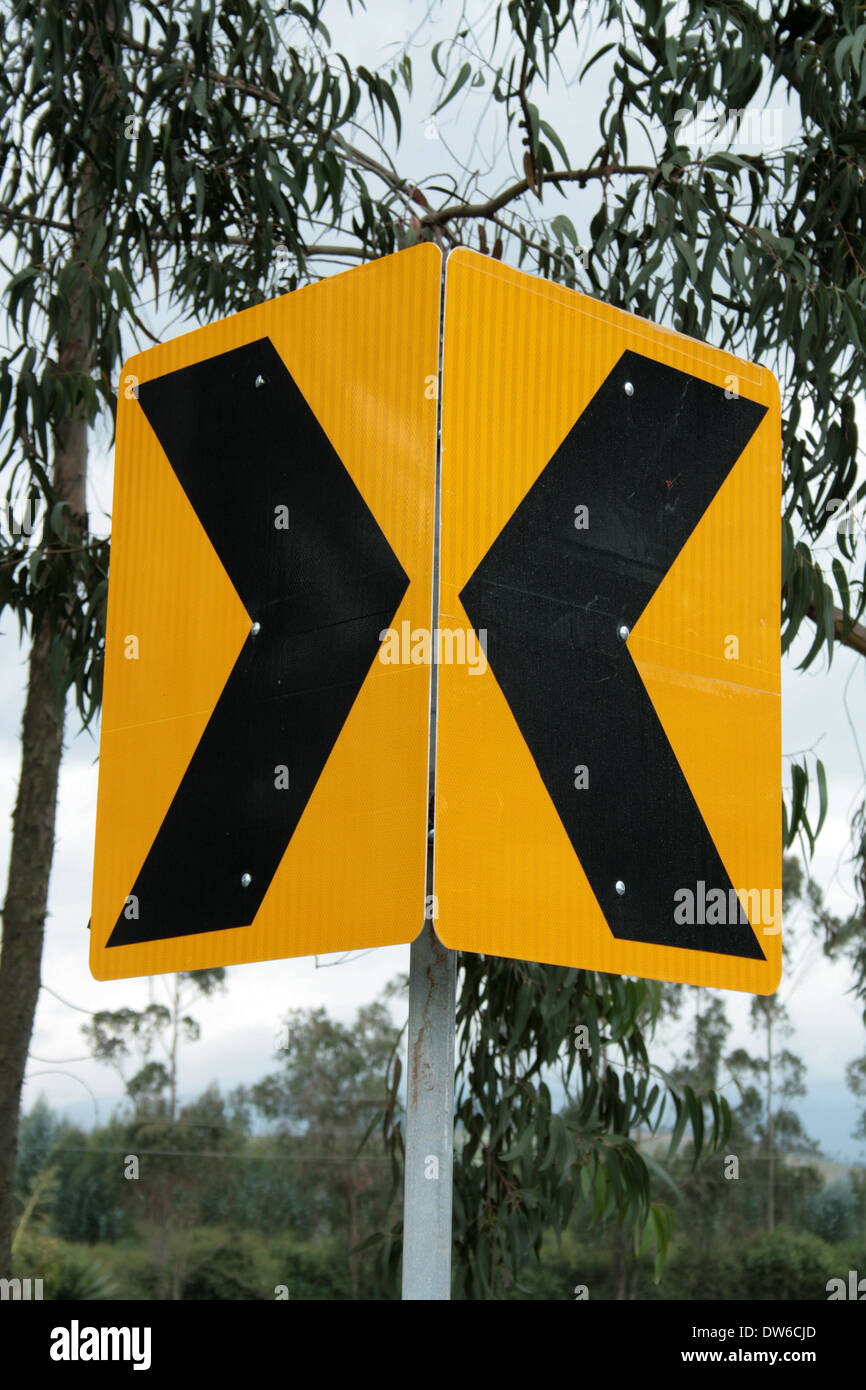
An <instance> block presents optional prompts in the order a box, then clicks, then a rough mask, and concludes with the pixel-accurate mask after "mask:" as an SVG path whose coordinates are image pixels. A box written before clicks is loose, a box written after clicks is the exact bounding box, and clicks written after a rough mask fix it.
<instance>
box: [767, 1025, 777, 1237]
mask: <svg viewBox="0 0 866 1390" xmlns="http://www.w3.org/2000/svg"><path fill="white" fill-rule="evenodd" d="M767 1148H768V1149H769V1156H770V1161H769V1164H768V1167H767V1173H768V1180H769V1188H770V1190H769V1193H768V1198H769V1201H768V1207H767V1226H768V1229H769V1230H770V1231H772V1230H773V1229H774V1227H775V1225H776V1171H775V1170H776V1135H775V1130H774V1125H773V1024H772V1022H771V1019H770V1015H769V1013H768V1014H767Z"/></svg>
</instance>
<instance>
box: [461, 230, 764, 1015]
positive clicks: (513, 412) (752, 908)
mask: <svg viewBox="0 0 866 1390" xmlns="http://www.w3.org/2000/svg"><path fill="white" fill-rule="evenodd" d="M442 393H443V401H442V457H441V559H440V611H439V620H438V625H439V629H440V634H448V635H449V646H448V649H447V651H445V649H444V647H443V655H442V659H441V665H440V669H439V686H438V740H437V762H436V837H435V892H436V897H437V899H438V913H439V915H438V919H437V924H436V925H437V931H438V933H439V936H440V937H441V939H442V940H443V942H444V943H445V944H446V945H447V946H449V947H452V948H455V949H460V950H465V951H476V952H483V953H485V954H490V955H498V956H509V957H514V958H518V959H527V960H538V961H547V962H553V963H558V964H562V965H571V966H580V967H583V968H587V969H595V970H601V971H608V972H616V973H622V974H630V975H638V976H645V977H649V978H654V979H664V980H676V981H683V982H687V983H691V984H696V985H709V986H717V987H724V988H731V989H740V990H748V991H750V992H754V993H770V992H772V991H773V990H774V989H775V988H776V986H777V984H778V981H779V978H780V970H781V938H780V932H781V836H782V824H781V774H780V767H781V732H780V730H781V725H780V637H779V630H780V624H779V593H780V563H781V560H780V549H781V537H780V513H781V446H780V412H779V393H778V388H777V385H776V382H775V380H774V378H773V377H772V375H771V374H770V372H768V371H767V370H765V369H763V368H761V367H758V366H754V365H751V364H749V363H746V362H743V361H741V360H739V359H737V358H735V357H732V356H730V355H728V354H727V353H723V352H720V351H718V350H716V349H713V348H711V347H707V346H705V345H704V344H702V343H699V342H696V341H694V340H692V339H690V338H686V337H683V336H681V335H679V334H676V333H672V332H669V331H665V330H662V329H659V328H657V327H654V326H653V325H651V324H650V323H648V322H646V321H645V320H643V319H640V318H637V317H634V316H632V315H629V314H626V313H623V312H621V311H619V310H617V309H614V308H611V307H609V306H606V305H604V304H601V303H599V302H597V301H595V300H592V299H588V298H585V297H583V296H581V295H578V294H575V293H573V292H571V291H568V290H565V289H562V288H561V287H558V286H555V285H551V284H549V283H547V282H545V281H541V280H538V279H535V278H531V277H529V276H527V275H524V274H521V273H519V272H517V271H514V270H511V269H509V268H508V267H506V266H503V265H500V264H498V263H496V262H493V261H491V260H490V259H488V258H486V257H482V256H479V255H476V254H474V253H472V252H468V251H465V250H459V251H457V252H455V253H453V254H452V255H451V256H450V257H449V259H448V262H447V269H446V293H445V321H444V360H443V369H442ZM458 639H459V640H458ZM440 645H442V641H441V636H440Z"/></svg>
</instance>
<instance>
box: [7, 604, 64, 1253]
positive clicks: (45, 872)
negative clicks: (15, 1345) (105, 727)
mask: <svg viewBox="0 0 866 1390" xmlns="http://www.w3.org/2000/svg"><path fill="white" fill-rule="evenodd" d="M50 645H51V633H50V627H49V623H48V620H47V619H45V620H43V622H42V623H41V624H40V626H39V629H38V631H37V633H36V637H35V640H34V642H33V646H32V648H31V652H30V675H29V681H28V686H27V703H26V706H25V709H24V726H23V731H22V748H21V780H20V782H19V785H18V797H17V800H16V803H15V812H14V815H13V818H12V853H11V857H10V860H9V880H8V888H7V893H6V904H5V907H4V909H3V950H2V953H0V1271H2V1275H0V1277H2V1276H5V1277H7V1278H8V1277H11V1275H12V1268H11V1258H12V1256H11V1249H12V1235H13V1231H14V1225H15V1203H14V1186H15V1158H16V1153H17V1148H18V1113H19V1107H20V1102H21V1088H22V1085H23V1081H24V1069H25V1067H26V1065H27V1051H28V1048H29V1046H30V1035H31V1033H32V1031H33V1017H34V1015H35V1013H36V1004H37V1001H38V999H39V983H40V967H41V963H42V938H43V933H44V930H45V908H46V903H47V901H48V879H49V875H50V873H51V859H52V855H53V852H54V812H55V807H56V803H57V780H58V776H59V772H60V756H61V752H62V746H63V721H62V718H60V719H58V717H57V694H56V691H55V688H54V682H53V680H52V676H51V669H50V663H49V653H50ZM35 1273H38V1271H35Z"/></svg>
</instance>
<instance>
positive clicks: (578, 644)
mask: <svg viewBox="0 0 866 1390" xmlns="http://www.w3.org/2000/svg"><path fill="white" fill-rule="evenodd" d="M764 413H765V407H763V406H761V405H758V404H756V403H755V402H754V401H750V400H745V399H743V398H742V397H740V398H736V397H735V398H733V399H728V398H727V397H726V395H725V392H724V391H723V390H722V389H721V388H720V387H716V386H711V385H708V384H707V383H706V382H704V381H701V380H699V379H698V378H696V377H693V376H690V375H688V374H687V373H684V372H681V371H677V370H675V369H674V368H673V367H668V366H664V365H662V364H660V363H658V362H654V361H652V360H651V359H649V358H646V357H643V356H641V355H639V354H637V353H634V352H625V353H623V355H622V357H621V358H620V359H619V361H618V362H617V364H616V366H615V367H614V369H613V370H612V371H611V373H610V375H609V376H608V377H607V379H606V380H605V381H604V383H603V384H602V386H601V387H600V388H599V390H598V391H597V392H596V394H595V396H594V397H593V398H592V400H591V401H590V403H589V405H588V406H587V407H586V409H585V410H584V411H583V413H582V415H581V416H580V418H579V419H578V420H577V422H576V423H575V424H574V426H573V427H572V429H571V430H570V432H569V433H568V435H567V436H566V438H565V439H564V441H563V443H562V444H561V445H560V447H559V448H558V449H557V451H556V453H555V454H554V455H553V457H552V459H551V460H550V462H549V463H548V464H547V466H546V468H545V469H544V470H543V472H542V473H541V475H540V477H539V478H538V479H537V481H536V482H535V484H534V485H533V487H532V488H531V489H530V490H529V492H528V493H527V494H526V496H525V497H524V499H523V501H522V502H521V503H520V505H519V506H518V507H517V509H516V511H515V512H514V513H513V515H512V516H511V517H510V519H509V521H508V523H507V524H506V526H505V527H504V529H503V530H502V531H501V532H500V534H499V535H498V536H497V538H496V540H495V541H494V542H493V545H492V546H491V547H490V549H489V551H488V552H487V554H486V555H485V556H484V559H483V560H482V561H481V563H480V564H479V565H478V567H477V569H476V570H475V573H474V574H473V575H472V577H471V579H470V580H469V581H468V583H467V584H466V586H465V587H464V589H463V591H462V593H461V595H460V598H461V601H462V603H463V606H464V608H465V609H466V612H467V614H468V615H469V619H470V621H471V623H472V624H473V626H474V627H475V629H476V631H479V632H481V631H482V630H483V629H485V628H486V630H487V639H486V649H487V658H488V661H489V663H490V667H491V670H492V672H493V674H494V676H495V677H496V680H497V682H498V684H499V686H500V688H501V690H502V693H503V695H504V696H505V699H506V700H507V701H508V704H509V706H510V708H511V711H512V713H513V715H514V718H515V719H516V721H517V724H518V725H519V727H520V731H521V733H522V734H523V737H524V738H525V740H526V743H527V745H528V746H529V750H530V752H531V753H532V756H533V758H534V760H535V763H536V766H537V768H538V771H539V773H540V774H541V777H542V779H543V781H544V784H545V786H546V788H547V790H548V792H549V794H550V797H551V799H552V801H553V804H554V806H555V807H556V810H557V812H558V814H559V817H560V819H561V821H562V824H563V826H564V828H565V831H566V833H567V835H568V837H569V840H570V841H571V844H572V846H573V848H574V851H575V854H576V855H577V856H578V858H579V860H580V862H581V864H582V866H583V869H584V872H585V873H586V875H587V878H588V879H589V883H590V885H591V887H592V890H593V892H594V894H595V896H596V898H597V900H598V903H599V906H600V907H601V910H602V912H603V913H604V916H605V918H606V919H607V922H608V925H609V927H610V929H611V931H612V932H613V934H614V936H616V937H618V938H622V939H626V940H631V941H646V942H653V943H656V944H659V945H668V946H682V947H688V948H690V949H692V950H701V951H712V952H719V953H722V954H725V955H731V956H747V957H751V958H753V959H758V960H762V959H764V953H763V951H762V950H761V948H760V946H759V944H758V941H757V939H756V936H755V933H754V931H753V930H752V928H751V926H750V925H749V923H748V921H745V920H741V919H740V916H739V914H737V916H736V918H735V920H734V921H730V920H729V921H728V924H727V925H693V926H689V925H685V924H679V923H676V922H675V921H674V910H675V906H676V902H677V900H676V899H675V896H674V895H675V893H676V891H677V890H678V889H689V890H690V891H691V892H692V893H694V894H695V895H696V896H697V897H699V895H700V889H699V887H698V885H699V884H700V883H701V882H702V883H703V884H704V885H705V887H704V891H705V893H707V894H708V893H709V892H710V890H711V889H712V888H720V889H722V890H723V891H724V893H725V895H726V897H725V901H726V902H727V903H728V904H730V901H731V899H730V896H729V890H730V889H731V887H732V886H736V887H737V888H761V887H765V888H766V887H768V885H761V884H737V885H731V882H730V879H729V877H728V874H727V871H726V870H725V867H724V865H723V864H722V861H721V859H720V857H719V854H718V851H717V850H716V847H715V845H714V844H713V841H712V839H711V838H710V834H709V832H708V830H707V827H706V825H705V824H704V821H703V818H702V816H701V814H700V811H699V809H698V807H697V805H696V803H695V800H694V797H693V796H692V793H691V791H690V789H689V786H688V783H687V782H686V779H685V777H684V775H683V772H682V770H681V768H680V766H679V764H678V762H677V759H676V756H675V755H674V752H673V749H672V748H671V745H670V743H669V742H668V739H667V737H666V735H665V732H664V729H663V728H662V725H661V723H660V721H659V718H658V715H657V714H656V712H655V709H654V708H653V705H652V702H651V701H650V698H649V696H648V695H647V692H646V689H645V687H644V685H643V682H642V680H641V678H640V675H639V674H638V671H637V668H636V666H635V665H634V662H633V661H632V658H631V655H630V654H629V651H628V648H627V646H626V641H625V636H627V634H624V635H621V634H620V630H621V629H623V628H628V629H630V628H632V627H633V626H634V624H635V623H636V622H637V620H638V618H639V617H640V615H641V613H642V612H643V611H644V609H645V608H646V606H647V604H648V603H649V601H650V600H651V598H652V596H653V594H654V593H655V591H656V589H657V588H658V586H659V584H660V582H661V580H662V579H663V578H664V576H665V574H666V573H667V572H668V570H669V569H670V567H671V565H672V564H673V563H674V561H675V559H676V557H677V555H678V554H679V552H680V550H681V549H682V547H683V546H684V545H685V543H686V541H687V540H688V538H689V536H690V535H691V533H692V531H693V530H694V529H695V526H696V525H697V524H698V522H699V521H700V519H701V517H702V516H703V514H704V512H705V511H706V510H707V508H708V506H709V505H710V503H711V502H712V500H713V498H714V497H715V495H716V493H717V492H718V490H719V488H720V487H721V485H722V483H723V482H724V480H725V478H726V477H727V476H728V474H729V473H730V471H731V469H732V468H733V466H734V464H735V463H736V461H737V459H738V458H739V456H740V454H741V453H742V451H743V449H744V448H745V447H746V445H747V443H748V442H749V440H750V439H751V437H752V435H753V433H754V431H755V430H756V429H757V427H758V425H759V423H760V421H761V419H762V418H763V415H764ZM578 506H586V507H588V509H589V515H588V526H587V527H586V529H578V528H576V526H575V508H576V507H578ZM584 519H585V518H581V520H584ZM729 544H730V549H731V552H732V553H733V556H734V557H735V559H736V556H737V550H738V544H739V543H738V539H737V536H736V535H731V536H730V540H729ZM742 558H743V561H744V562H746V561H747V559H748V557H747V556H743V557H742ZM722 636H723V634H720V641H721V639H722ZM707 736H708V738H711V737H712V731H711V730H708V735H707ZM579 766H583V767H586V768H587V771H588V779H589V784H588V786H585V787H582V788H580V789H578V788H576V786H575V781H576V780H578V779H576V778H575V769H576V768H577V767H579ZM744 794H745V793H744ZM743 810H744V814H745V811H746V807H745V806H744V808H743ZM618 881H619V882H620V884H624V885H625V891H624V892H622V893H621V892H620V891H618V889H617V883H618ZM680 901H682V899H680ZM716 901H718V899H717V900H716ZM729 916H730V914H729Z"/></svg>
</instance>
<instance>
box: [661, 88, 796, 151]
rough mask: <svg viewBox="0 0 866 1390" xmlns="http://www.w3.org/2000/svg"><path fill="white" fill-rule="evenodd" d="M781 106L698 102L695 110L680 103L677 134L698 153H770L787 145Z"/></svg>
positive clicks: (677, 113)
mask: <svg viewBox="0 0 866 1390" xmlns="http://www.w3.org/2000/svg"><path fill="white" fill-rule="evenodd" d="M784 115H785V113H784V111H783V109H782V107H781V106H743V107H740V108H739V109H733V108H731V109H729V110H727V111H726V110H724V109H721V108H719V107H711V106H710V104H709V102H707V101H699V102H698V104H697V107H696V109H695V110H694V111H693V110H691V109H690V108H689V107H687V106H681V107H680V108H679V110H678V111H677V112H675V114H674V121H675V122H676V124H675V126H674V136H675V139H676V143H677V144H678V145H685V146H687V147H688V149H690V150H691V151H692V153H693V154H695V155H697V154H699V153H700V151H701V150H712V149H723V150H728V149H736V150H739V151H740V152H742V153H746V154H770V153H772V152H774V151H778V150H781V149H782V146H783V144H784V129H783V127H784Z"/></svg>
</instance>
